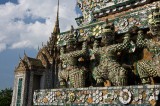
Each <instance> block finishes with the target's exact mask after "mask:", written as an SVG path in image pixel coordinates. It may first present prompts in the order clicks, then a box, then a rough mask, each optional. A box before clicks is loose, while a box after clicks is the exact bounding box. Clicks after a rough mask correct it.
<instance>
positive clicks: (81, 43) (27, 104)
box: [11, 0, 160, 106]
mask: <svg viewBox="0 0 160 106" xmlns="http://www.w3.org/2000/svg"><path fill="white" fill-rule="evenodd" d="M77 5H78V7H79V8H80V9H81V11H82V16H81V17H78V18H76V19H75V20H76V22H77V25H78V27H77V28H74V27H73V26H71V29H70V30H69V31H66V32H60V28H59V0H58V9H57V18H56V23H55V27H54V29H53V32H52V34H51V37H50V38H49V40H48V42H47V44H46V45H44V46H43V47H42V48H41V49H40V50H39V51H38V53H37V57H36V58H31V57H29V56H27V54H26V53H24V57H23V58H20V62H19V64H18V66H17V67H16V69H15V80H14V90H13V97H12V104H11V106H33V105H35V106H36V105H37V106H43V105H44V106H50V105H52V106H63V105H74V106H77V105H86V106H88V105H89V106H92V105H94V106H95V105H96V106H97V105H100V106H105V105H115V106H116V105H120V106H121V105H122V106H123V105H143V106H150V105H151V106H160V1H159V0H77Z"/></svg>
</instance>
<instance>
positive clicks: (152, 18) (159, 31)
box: [148, 8, 160, 36]
mask: <svg viewBox="0 0 160 106" xmlns="http://www.w3.org/2000/svg"><path fill="white" fill-rule="evenodd" d="M148 25H149V28H150V31H151V33H152V35H154V36H160V8H156V9H154V10H153V12H152V14H151V15H149V19H148Z"/></svg>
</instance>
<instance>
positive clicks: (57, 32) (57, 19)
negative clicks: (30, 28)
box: [53, 0, 60, 34]
mask: <svg viewBox="0 0 160 106" xmlns="http://www.w3.org/2000/svg"><path fill="white" fill-rule="evenodd" d="M53 33H54V34H59V33H60V28H59V0H58V6H57V17H56V22H55V26H54V30H53Z"/></svg>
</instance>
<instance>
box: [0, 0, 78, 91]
mask: <svg viewBox="0 0 160 106" xmlns="http://www.w3.org/2000/svg"><path fill="white" fill-rule="evenodd" d="M56 10H57V0H0V13H1V14H0V89H4V88H6V87H13V81H14V69H15V67H16V66H17V65H18V62H19V55H20V56H21V57H22V58H23V55H24V50H25V52H26V53H27V55H28V56H30V57H36V54H37V52H38V50H37V48H38V46H40V47H41V45H42V42H43V43H44V44H45V43H46V42H47V40H48V39H49V37H50V36H51V32H52V31H53V27H54V23H55V19H56V16H55V15H56ZM79 15H80V11H79V9H78V8H77V7H76V0H67V2H66V0H60V17H59V18H60V28H61V31H62V32H63V31H66V30H69V28H70V26H71V25H73V26H75V27H76V26H77V25H76V22H75V20H74V19H75V18H76V17H77V16H79Z"/></svg>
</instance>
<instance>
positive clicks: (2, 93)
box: [0, 88, 12, 106]
mask: <svg viewBox="0 0 160 106" xmlns="http://www.w3.org/2000/svg"><path fill="white" fill-rule="evenodd" d="M11 100H12V89H11V88H6V89H4V90H0V106H10V104H11Z"/></svg>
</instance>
